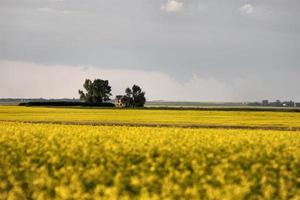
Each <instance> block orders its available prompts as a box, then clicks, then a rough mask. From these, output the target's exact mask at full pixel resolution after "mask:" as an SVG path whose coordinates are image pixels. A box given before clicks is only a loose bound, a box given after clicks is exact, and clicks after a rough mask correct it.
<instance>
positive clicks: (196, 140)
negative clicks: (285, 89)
mask: <svg viewBox="0 0 300 200" xmlns="http://www.w3.org/2000/svg"><path fill="white" fill-rule="evenodd" d="M299 126H300V113H293V112H254V111H253V112H246V111H244V112H243V111H197V110H134V109H81V108H44V107H17V106H1V107H0V199H300V130H299Z"/></svg>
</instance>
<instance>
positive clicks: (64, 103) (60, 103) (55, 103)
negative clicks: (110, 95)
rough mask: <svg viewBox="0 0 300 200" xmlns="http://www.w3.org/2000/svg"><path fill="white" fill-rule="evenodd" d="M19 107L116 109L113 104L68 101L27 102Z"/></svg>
mask: <svg viewBox="0 0 300 200" xmlns="http://www.w3.org/2000/svg"><path fill="white" fill-rule="evenodd" d="M19 106H88V107H115V104H113V103H107V102H106V103H84V102H67V101H46V102H26V103H20V104H19Z"/></svg>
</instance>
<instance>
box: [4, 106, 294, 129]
mask: <svg viewBox="0 0 300 200" xmlns="http://www.w3.org/2000/svg"><path fill="white" fill-rule="evenodd" d="M0 121H23V122H24V121H27V122H56V123H73V124H76V123H78V124H95V125H97V124H98V125H101V124H108V125H109V124H110V125H114V124H120V125H166V126H185V127H189V126H190V127H201V126H204V127H205V126H212V127H223V128H224V127H225V128H226V127H229V128H230V127H235V126H236V127H240V128H243V127H244V128H247V127H250V128H251V127H257V128H268V127H273V128H274V127H275V128H276V127H277V128H286V129H289V128H299V127H300V113H292V112H291V113H290V112H261V111H260V112H254V111H252V112H247V111H199V110H132V109H80V108H45V107H20V106H0Z"/></svg>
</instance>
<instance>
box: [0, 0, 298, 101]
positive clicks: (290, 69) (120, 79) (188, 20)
mask: <svg viewBox="0 0 300 200" xmlns="http://www.w3.org/2000/svg"><path fill="white" fill-rule="evenodd" d="M299 19H300V1H299V0H226V1H220V0H127V1H124V0H0V98H8V97H10V98H16V97H19V98H40V97H43V98H78V97H79V95H78V89H81V88H82V84H83V82H84V80H85V79H86V78H89V79H95V78H101V79H105V80H109V82H110V85H111V86H112V93H113V95H118V94H123V93H124V90H125V88H126V87H128V86H132V85H133V84H138V85H140V86H141V87H142V88H143V90H145V91H146V97H147V99H148V100H169V101H170V100H171V101H216V102H218V101H260V100H262V99H269V100H276V99H280V100H294V101H300V87H299V82H300V78H299V77H300V53H299V52H300V20H299Z"/></svg>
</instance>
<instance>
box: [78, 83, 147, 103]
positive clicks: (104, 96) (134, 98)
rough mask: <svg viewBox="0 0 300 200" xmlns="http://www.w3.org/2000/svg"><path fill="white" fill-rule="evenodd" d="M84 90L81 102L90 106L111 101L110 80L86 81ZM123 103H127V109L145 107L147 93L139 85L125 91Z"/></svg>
mask: <svg viewBox="0 0 300 200" xmlns="http://www.w3.org/2000/svg"><path fill="white" fill-rule="evenodd" d="M83 88H84V90H85V91H83V90H79V91H78V93H79V95H80V100H82V101H84V102H86V103H89V104H101V103H104V102H107V101H109V100H110V96H111V95H112V94H111V86H110V85H109V82H108V80H102V79H95V80H94V81H92V80H90V79H86V80H85V82H84V84H83ZM121 101H123V102H125V104H124V105H126V106H125V107H144V105H145V102H146V97H145V92H144V91H142V88H141V87H140V86H138V85H133V86H132V87H131V88H129V87H128V88H126V89H125V94H124V95H122V98H121Z"/></svg>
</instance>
